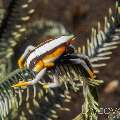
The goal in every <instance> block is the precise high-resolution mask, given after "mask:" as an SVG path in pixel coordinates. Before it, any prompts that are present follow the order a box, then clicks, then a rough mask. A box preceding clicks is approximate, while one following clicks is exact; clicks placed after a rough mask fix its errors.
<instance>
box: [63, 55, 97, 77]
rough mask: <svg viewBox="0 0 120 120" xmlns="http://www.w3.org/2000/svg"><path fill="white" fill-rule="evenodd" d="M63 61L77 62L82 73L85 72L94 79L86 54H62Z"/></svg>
mask: <svg viewBox="0 0 120 120" xmlns="http://www.w3.org/2000/svg"><path fill="white" fill-rule="evenodd" d="M62 59H63V61H62V62H63V63H65V64H66V63H69V62H70V63H71V64H76V65H77V64H78V65H80V68H81V71H82V72H83V73H84V74H87V76H88V77H90V78H92V79H94V78H95V77H96V76H95V74H94V71H93V69H92V65H91V63H90V61H89V59H88V57H87V56H85V55H77V54H69V55H65V56H63V58H62Z"/></svg>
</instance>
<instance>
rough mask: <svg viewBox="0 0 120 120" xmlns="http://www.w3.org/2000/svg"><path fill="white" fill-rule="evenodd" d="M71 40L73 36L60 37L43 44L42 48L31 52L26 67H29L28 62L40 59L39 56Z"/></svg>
mask: <svg viewBox="0 0 120 120" xmlns="http://www.w3.org/2000/svg"><path fill="white" fill-rule="evenodd" d="M72 38H73V35H71V36H61V37H60V38H57V39H54V40H53V41H50V42H48V43H46V44H44V45H43V46H40V47H38V48H36V49H35V51H33V52H32V53H31V54H30V55H29V56H28V58H27V67H29V65H30V62H31V61H32V60H33V59H35V58H36V57H40V56H41V55H43V54H45V53H47V52H49V51H51V50H53V49H54V48H56V47H58V46H60V45H62V44H64V43H66V42H68V41H69V40H70V39H72Z"/></svg>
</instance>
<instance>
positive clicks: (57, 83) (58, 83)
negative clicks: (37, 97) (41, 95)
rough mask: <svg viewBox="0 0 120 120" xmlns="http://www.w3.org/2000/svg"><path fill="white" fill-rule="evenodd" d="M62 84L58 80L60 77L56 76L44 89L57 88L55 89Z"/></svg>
mask: <svg viewBox="0 0 120 120" xmlns="http://www.w3.org/2000/svg"><path fill="white" fill-rule="evenodd" d="M60 85H61V84H60V82H59V80H58V77H57V76H56V75H54V79H53V82H52V83H48V84H46V85H44V86H43V87H44V88H55V87H59V86H60Z"/></svg>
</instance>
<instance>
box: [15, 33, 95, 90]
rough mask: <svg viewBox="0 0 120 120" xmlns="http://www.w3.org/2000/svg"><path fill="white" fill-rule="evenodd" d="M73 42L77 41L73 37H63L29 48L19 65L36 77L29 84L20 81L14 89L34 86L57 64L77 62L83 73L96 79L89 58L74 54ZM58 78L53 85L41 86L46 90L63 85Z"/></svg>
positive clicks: (55, 78)
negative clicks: (32, 72)
mask: <svg viewBox="0 0 120 120" xmlns="http://www.w3.org/2000/svg"><path fill="white" fill-rule="evenodd" d="M73 40H75V37H74V36H73V35H71V36H61V37H59V38H56V39H53V40H49V41H47V42H46V43H43V44H41V45H39V46H37V47H33V46H29V47H27V49H26V50H25V52H24V54H23V55H22V56H21V58H20V59H19V60H18V65H19V67H20V68H25V67H26V68H28V69H31V70H32V71H34V72H35V73H36V77H35V78H34V79H33V80H30V81H28V82H24V81H20V82H19V83H17V84H15V85H13V87H21V86H29V85H34V84H35V83H37V82H38V81H39V80H40V79H41V78H42V77H43V75H44V74H45V73H46V71H47V70H48V69H50V68H52V67H54V66H55V64H57V63H60V64H62V63H63V64H65V63H68V62H76V63H77V64H80V65H81V69H82V71H85V72H86V71H87V73H88V76H90V78H91V79H94V78H95V74H94V72H93V69H92V67H91V64H90V62H89V60H88V59H87V57H86V56H85V55H77V54H75V53H74V47H73V46H72V41H73ZM61 61H63V62H61ZM57 78H58V76H54V79H53V81H52V82H51V83H48V84H46V83H42V82H41V84H43V87H44V88H54V87H58V86H60V85H61V83H60V81H59V80H58V79H57Z"/></svg>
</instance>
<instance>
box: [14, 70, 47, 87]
mask: <svg viewBox="0 0 120 120" xmlns="http://www.w3.org/2000/svg"><path fill="white" fill-rule="evenodd" d="M46 69H47V68H44V69H42V70H41V71H40V72H39V73H38V74H37V75H36V77H35V79H33V80H31V81H28V82H25V81H20V82H19V83H17V84H16V85H13V86H12V87H22V86H29V85H34V84H36V83H37V82H38V81H39V80H40V79H41V78H42V77H43V75H44V74H45V73H46Z"/></svg>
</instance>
